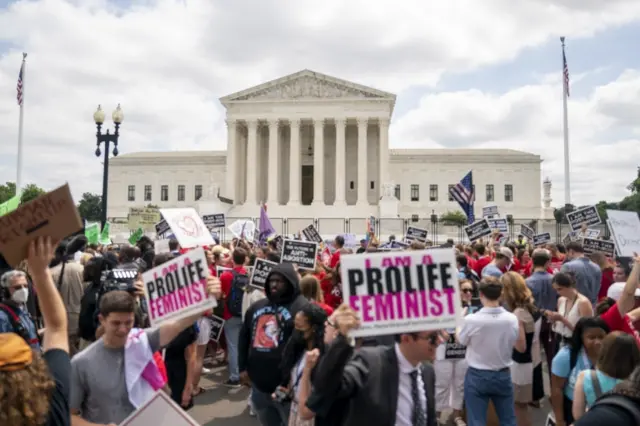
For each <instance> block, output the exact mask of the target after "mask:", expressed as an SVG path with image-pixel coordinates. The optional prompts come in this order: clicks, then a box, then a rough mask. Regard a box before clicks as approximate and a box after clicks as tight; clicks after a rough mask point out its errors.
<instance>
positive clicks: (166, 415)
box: [120, 390, 200, 426]
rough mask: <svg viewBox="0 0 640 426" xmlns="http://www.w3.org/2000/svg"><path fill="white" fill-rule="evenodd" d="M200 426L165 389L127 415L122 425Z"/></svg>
mask: <svg viewBox="0 0 640 426" xmlns="http://www.w3.org/2000/svg"><path fill="white" fill-rule="evenodd" d="M149 425H153V426H200V423H198V422H196V421H195V420H194V419H192V418H191V417H190V416H189V414H187V412H186V411H185V410H183V409H182V408H180V407H179V406H178V404H176V403H175V402H173V401H172V400H171V397H170V396H169V395H167V394H166V393H165V392H164V391H162V390H160V391H158V392H157V393H156V394H155V395H154V396H153V397H152V398H150V399H149V400H148V401H147V402H145V403H144V404H142V405H141V406H140V407H139V408H138V409H137V410H136V411H134V412H133V413H132V414H131V415H130V416H129V417H127V418H126V419H125V420H124V421H123V422H122V423H120V426H149Z"/></svg>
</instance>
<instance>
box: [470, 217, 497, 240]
mask: <svg viewBox="0 0 640 426" xmlns="http://www.w3.org/2000/svg"><path fill="white" fill-rule="evenodd" d="M464 232H465V233H466V234H467V238H469V241H471V242H474V241H476V240H479V239H480V238H482V237H486V236H487V235H491V232H492V231H491V227H490V226H489V222H487V219H480V220H478V221H476V222H474V223H473V224H471V225H469V226H465V227H464Z"/></svg>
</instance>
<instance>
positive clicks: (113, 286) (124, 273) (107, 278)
mask: <svg viewBox="0 0 640 426" xmlns="http://www.w3.org/2000/svg"><path fill="white" fill-rule="evenodd" d="M136 278H138V270H137V269H111V270H107V271H102V276H101V277H100V293H101V294H105V293H108V292H110V291H114V290H121V291H127V292H129V293H133V292H134V291H135V287H134V286H133V283H134V282H135V280H136Z"/></svg>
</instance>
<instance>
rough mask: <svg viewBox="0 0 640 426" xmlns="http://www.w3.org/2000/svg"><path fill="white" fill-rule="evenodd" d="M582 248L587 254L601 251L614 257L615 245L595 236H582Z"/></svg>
mask: <svg viewBox="0 0 640 426" xmlns="http://www.w3.org/2000/svg"><path fill="white" fill-rule="evenodd" d="M582 248H583V249H584V252H585V253H587V254H591V253H603V254H605V255H606V256H609V257H615V255H616V245H615V243H613V242H612V241H604V240H597V239H595V238H583V239H582Z"/></svg>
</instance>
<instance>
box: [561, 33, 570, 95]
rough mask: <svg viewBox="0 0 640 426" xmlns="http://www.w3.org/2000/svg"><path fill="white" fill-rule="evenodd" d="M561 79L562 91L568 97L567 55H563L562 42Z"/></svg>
mask: <svg viewBox="0 0 640 426" xmlns="http://www.w3.org/2000/svg"><path fill="white" fill-rule="evenodd" d="M562 77H563V84H564V90H565V93H566V94H567V98H568V97H569V66H568V65H567V55H566V54H565V53H564V41H563V42H562Z"/></svg>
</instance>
